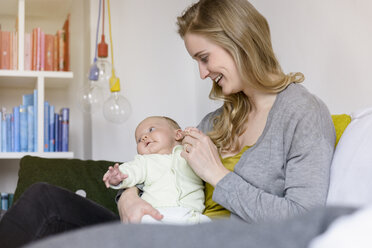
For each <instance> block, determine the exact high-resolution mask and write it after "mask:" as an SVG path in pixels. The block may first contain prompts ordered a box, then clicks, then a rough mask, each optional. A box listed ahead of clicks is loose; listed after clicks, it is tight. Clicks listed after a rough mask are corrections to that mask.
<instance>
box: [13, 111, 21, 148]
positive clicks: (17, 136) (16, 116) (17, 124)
mask: <svg viewBox="0 0 372 248" xmlns="http://www.w3.org/2000/svg"><path fill="white" fill-rule="evenodd" d="M19 114H20V113H19V106H15V107H14V108H13V118H14V151H15V152H20V151H21V145H20V120H19V118H20V116H19Z"/></svg>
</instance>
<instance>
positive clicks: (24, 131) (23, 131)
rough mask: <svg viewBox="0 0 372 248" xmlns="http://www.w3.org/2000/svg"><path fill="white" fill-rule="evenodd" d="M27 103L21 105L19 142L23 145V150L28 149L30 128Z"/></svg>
mask: <svg viewBox="0 0 372 248" xmlns="http://www.w3.org/2000/svg"><path fill="white" fill-rule="evenodd" d="M27 122H28V117H27V105H20V106H19V126H20V128H19V139H20V141H19V143H20V147H21V152H27V151H28V128H27Z"/></svg>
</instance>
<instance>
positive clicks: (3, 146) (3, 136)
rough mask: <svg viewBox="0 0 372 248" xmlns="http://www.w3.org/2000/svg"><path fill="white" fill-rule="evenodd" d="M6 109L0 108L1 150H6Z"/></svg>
mask: <svg viewBox="0 0 372 248" xmlns="http://www.w3.org/2000/svg"><path fill="white" fill-rule="evenodd" d="M5 114H6V109H5V108H3V109H2V116H1V152H6V150H7V148H6V140H7V138H6V118H5Z"/></svg>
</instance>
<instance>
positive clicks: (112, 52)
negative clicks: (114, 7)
mask: <svg viewBox="0 0 372 248" xmlns="http://www.w3.org/2000/svg"><path fill="white" fill-rule="evenodd" d="M107 12H108V19H109V33H110V46H111V47H110V48H111V49H110V51H111V65H112V75H113V76H114V77H115V69H114V47H113V45H112V33H111V12H110V0H107Z"/></svg>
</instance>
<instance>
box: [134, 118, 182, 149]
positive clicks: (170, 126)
mask: <svg viewBox="0 0 372 248" xmlns="http://www.w3.org/2000/svg"><path fill="white" fill-rule="evenodd" d="M135 138H136V143H137V152H138V154H141V155H143V154H170V153H172V150H173V147H174V146H176V145H178V144H181V140H182V138H183V134H182V130H181V128H180V126H179V125H178V124H177V122H175V121H174V120H172V119H171V118H168V117H165V116H150V117H147V118H146V119H144V120H143V121H141V122H140V123H139V124H138V126H137V128H136V132H135Z"/></svg>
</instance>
